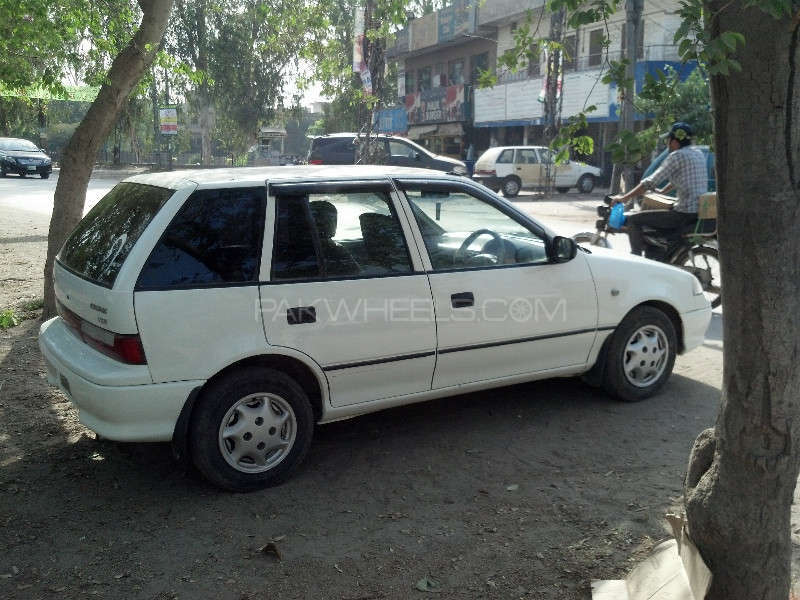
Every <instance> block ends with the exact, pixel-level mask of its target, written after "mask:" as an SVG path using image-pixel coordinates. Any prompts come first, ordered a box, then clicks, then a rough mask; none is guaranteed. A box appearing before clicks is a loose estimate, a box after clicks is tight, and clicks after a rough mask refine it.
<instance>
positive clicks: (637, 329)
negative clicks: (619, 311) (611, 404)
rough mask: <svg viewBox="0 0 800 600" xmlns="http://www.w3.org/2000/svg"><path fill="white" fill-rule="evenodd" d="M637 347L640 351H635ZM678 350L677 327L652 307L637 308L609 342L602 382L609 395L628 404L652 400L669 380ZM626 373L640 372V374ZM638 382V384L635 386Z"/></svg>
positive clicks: (628, 315)
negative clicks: (646, 399)
mask: <svg viewBox="0 0 800 600" xmlns="http://www.w3.org/2000/svg"><path fill="white" fill-rule="evenodd" d="M650 334H653V335H650ZM662 345H663V347H662ZM637 346H639V347H641V350H635V349H633V348H636V347H637ZM677 347H678V338H677V335H676V333H675V326H674V325H673V324H672V321H671V320H670V318H669V317H668V316H667V315H666V314H664V313H663V312H662V311H661V310H659V309H657V308H655V307H653V306H639V307H637V308H634V309H633V310H632V311H631V312H629V313H628V314H627V315H626V316H625V318H624V319H622V322H621V323H620V324H619V325H618V326H617V328H616V330H615V331H614V333H613V334H612V338H611V340H610V341H609V344H608V354H607V356H606V368H605V374H604V380H603V384H604V387H605V389H606V391H607V392H608V393H609V394H611V395H612V396H615V397H616V398H619V399H620V400H623V401H625V402H639V401H640V400H644V399H645V398H649V397H650V396H652V395H653V394H655V393H656V392H658V390H660V389H661V387H662V386H663V385H664V383H665V382H666V381H667V379H669V376H670V374H671V373H672V367H673V366H674V365H675V354H676V351H677ZM654 350H656V351H655V352H654ZM651 357H652V358H653V360H652V361H651V360H650V358H651ZM662 359H663V360H662ZM637 363H639V364H637ZM626 370H627V371H637V370H638V372H639V374H638V375H637V374H636V373H633V372H631V373H630V374H629V373H626ZM636 379H639V381H638V383H634V380H636Z"/></svg>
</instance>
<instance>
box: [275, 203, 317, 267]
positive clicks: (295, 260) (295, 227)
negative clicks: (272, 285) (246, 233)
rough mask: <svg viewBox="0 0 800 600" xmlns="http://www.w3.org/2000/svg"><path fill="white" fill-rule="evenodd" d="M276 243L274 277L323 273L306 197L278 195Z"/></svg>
mask: <svg viewBox="0 0 800 600" xmlns="http://www.w3.org/2000/svg"><path fill="white" fill-rule="evenodd" d="M272 245H273V251H272V277H271V278H272V279H311V278H315V277H319V276H320V264H319V260H318V258H317V249H316V246H317V244H316V243H315V240H314V229H313V227H312V225H311V214H310V212H309V210H308V203H307V198H306V197H305V196H279V197H278V200H277V214H276V219H275V239H274V240H273V242H272Z"/></svg>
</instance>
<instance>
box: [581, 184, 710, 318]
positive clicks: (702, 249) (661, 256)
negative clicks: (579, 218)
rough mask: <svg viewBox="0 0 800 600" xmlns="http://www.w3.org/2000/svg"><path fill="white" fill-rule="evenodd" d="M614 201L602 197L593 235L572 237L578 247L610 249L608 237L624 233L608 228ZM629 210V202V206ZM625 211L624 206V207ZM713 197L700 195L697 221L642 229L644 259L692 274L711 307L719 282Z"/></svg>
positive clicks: (586, 234) (585, 233)
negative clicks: (682, 225) (670, 228)
mask: <svg viewBox="0 0 800 600" xmlns="http://www.w3.org/2000/svg"><path fill="white" fill-rule="evenodd" d="M613 201H614V198H613V197H611V196H606V197H605V198H604V199H603V204H602V205H600V206H598V207H597V216H598V217H600V218H599V219H597V221H596V222H595V227H596V229H597V231H596V232H591V231H586V232H582V233H577V234H575V235H574V236H572V239H574V240H575V241H576V242H577V243H579V244H589V245H592V246H598V247H602V248H611V243H610V242H609V240H608V236H609V235H613V234H615V233H627V230H626V228H625V226H624V225H623V226H622V227H621V228H614V227H611V225H609V217H610V216H611V210H612V209H611V206H612V204H613ZM630 204H631V207H632V204H633V202H631V203H630ZM626 208H628V207H626ZM716 216H717V214H716V194H713V195H712V194H704V195H703V196H701V202H700V209H699V212H698V217H699V218H698V220H697V222H696V223H694V224H692V225H691V226H689V227H687V228H685V229H683V230H679V231H664V230H660V229H655V228H652V227H644V228H643V230H642V233H643V237H644V241H645V244H646V246H645V257H646V258H650V259H652V260H656V261H659V262H664V263H667V264H670V265H674V266H676V267H679V268H681V269H684V270H686V271H689V272H690V273H692V274H693V275H694V276H695V277H697V279H698V281H700V284H701V286H702V287H703V292H704V294H705V296H706V298H708V300H709V302H710V303H711V306H712V308H716V307H718V306H720V305H721V304H722V280H721V278H720V264H719V248H718V246H717V231H716Z"/></svg>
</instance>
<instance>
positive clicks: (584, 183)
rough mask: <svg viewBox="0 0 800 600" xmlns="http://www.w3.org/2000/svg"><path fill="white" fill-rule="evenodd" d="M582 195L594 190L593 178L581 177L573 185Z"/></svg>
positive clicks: (590, 176) (589, 176)
mask: <svg viewBox="0 0 800 600" xmlns="http://www.w3.org/2000/svg"><path fill="white" fill-rule="evenodd" d="M575 187H577V188H578V191H579V192H580V193H582V194H588V193H590V192H591V191H592V190H593V189H594V177H593V176H592V175H588V174H587V175H581V176H580V178H579V179H578V183H577V184H576V185H575Z"/></svg>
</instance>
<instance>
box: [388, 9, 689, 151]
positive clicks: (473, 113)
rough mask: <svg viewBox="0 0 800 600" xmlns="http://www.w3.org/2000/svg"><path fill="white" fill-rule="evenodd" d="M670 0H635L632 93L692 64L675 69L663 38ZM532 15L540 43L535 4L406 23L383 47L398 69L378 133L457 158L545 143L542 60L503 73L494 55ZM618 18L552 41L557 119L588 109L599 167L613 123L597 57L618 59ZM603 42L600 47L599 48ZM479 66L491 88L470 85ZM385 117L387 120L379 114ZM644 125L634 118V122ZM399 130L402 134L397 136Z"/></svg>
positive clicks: (541, 27)
mask: <svg viewBox="0 0 800 600" xmlns="http://www.w3.org/2000/svg"><path fill="white" fill-rule="evenodd" d="M678 8H679V5H678V2H677V0H645V4H644V10H643V13H642V25H643V27H642V28H641V32H642V34H641V36H640V39H639V44H638V48H637V62H636V68H635V79H636V87H637V91H638V90H640V89H641V86H642V83H643V81H644V77H645V74H646V73H656V72H657V71H658V70H663V69H664V68H665V66H666V65H669V66H672V67H673V68H675V69H676V70H677V71H678V72H679V73H681V75H682V76H683V77H685V76H686V75H688V74H689V73H690V72H691V70H693V69H694V65H692V64H688V65H684V64H681V63H680V61H679V58H678V52H677V46H675V44H674V43H673V36H674V34H675V31H676V30H677V29H678V26H679V25H680V17H679V16H678V14H677V10H678ZM528 15H530V16H531V17H532V19H531V21H530V23H531V31H532V33H533V36H534V38H536V39H548V38H549V37H550V20H551V14H550V13H549V12H548V11H547V9H546V7H545V5H544V2H543V0H484V2H483V3H480V2H477V1H476V0H456V1H455V3H454V4H453V5H451V6H449V7H447V8H445V9H442V10H440V11H438V12H436V13H432V14H430V15H427V16H425V17H423V18H421V19H414V20H413V21H411V22H410V23H409V24H408V26H407V27H406V28H405V29H404V30H403V31H402V32H400V34H399V35H398V36H397V40H396V43H395V45H394V46H393V47H392V48H390V49H389V50H388V51H387V56H388V58H389V60H395V61H397V63H398V73H399V78H398V91H399V94H398V95H399V96H400V98H399V99H398V105H397V106H396V107H394V108H390V109H386V110H385V111H383V112H382V113H381V115H380V116H379V123H378V128H379V129H380V130H381V131H387V132H388V131H391V132H393V133H398V134H404V135H407V136H408V137H411V138H413V139H417V140H420V141H422V142H423V143H425V145H426V146H427V147H429V148H430V149H431V150H433V151H435V152H439V153H443V154H448V155H451V156H455V157H458V158H464V156H465V154H466V151H467V149H468V148H469V146H470V145H471V146H472V147H473V149H474V151H475V153H476V155H477V154H479V153H480V152H481V151H483V150H485V149H486V148H488V147H490V146H495V145H512V144H545V143H547V142H548V141H549V140H545V139H544V126H543V117H544V112H543V108H544V104H543V103H542V101H541V100H542V99H543V96H544V91H543V88H544V82H545V70H546V57H545V56H544V55H540V56H539V61H538V62H537V61H532V63H531V64H524V65H521V66H520V68H519V69H517V70H516V71H513V72H512V71H503V70H502V69H500V68H499V67H498V62H497V59H498V57H499V56H502V55H503V53H504V52H505V51H506V50H509V49H511V48H513V47H514V43H515V42H514V34H515V31H516V29H517V28H518V27H519V26H521V24H522V23H524V22H525V21H526V19H527V18H528ZM624 27H625V14H624V11H620V12H618V13H616V14H615V15H613V17H612V19H611V20H610V21H609V22H608V24H607V29H606V23H594V24H589V25H584V26H581V27H579V28H577V29H572V28H569V27H567V28H565V29H564V31H563V33H562V44H563V46H564V48H565V57H564V60H563V63H562V68H563V72H562V83H561V102H560V104H561V106H560V118H561V120H562V121H565V120H566V119H568V118H569V117H570V116H572V115H576V114H578V113H580V112H582V111H584V110H585V108H586V107H588V106H590V105H594V106H595V107H596V110H595V111H593V112H591V113H589V114H588V122H589V131H588V134H589V135H590V136H592V137H593V138H594V141H595V148H596V149H597V150H596V156H595V157H593V160H594V162H595V163H596V164H598V165H600V166H605V164H604V163H607V162H609V161H608V157H607V156H605V155H604V153H603V151H602V149H603V148H604V147H605V145H606V144H607V143H609V142H611V141H613V139H614V137H615V136H616V134H617V129H618V128H617V125H618V122H619V114H618V108H619V107H618V100H617V95H618V90H617V89H616V86H615V85H614V84H604V83H603V82H602V77H603V75H604V74H605V73H607V71H608V67H607V63H606V60H607V59H608V60H609V61H610V60H619V59H620V58H622V56H623V53H624V51H625V47H624V39H625V36H624ZM605 35H609V37H610V45H609V46H608V50H607V52H606V49H605V48H604V47H603V43H602V42H603V39H604V37H605ZM479 69H491V70H492V71H493V72H494V73H495V75H496V76H497V84H496V85H494V86H493V87H489V88H480V87H479V86H478V85H477V73H478V71H479ZM389 115H392V116H391V118H389ZM637 119H639V120H640V121H644V117H643V116H641V115H638V116H637ZM404 128H405V130H404Z"/></svg>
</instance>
